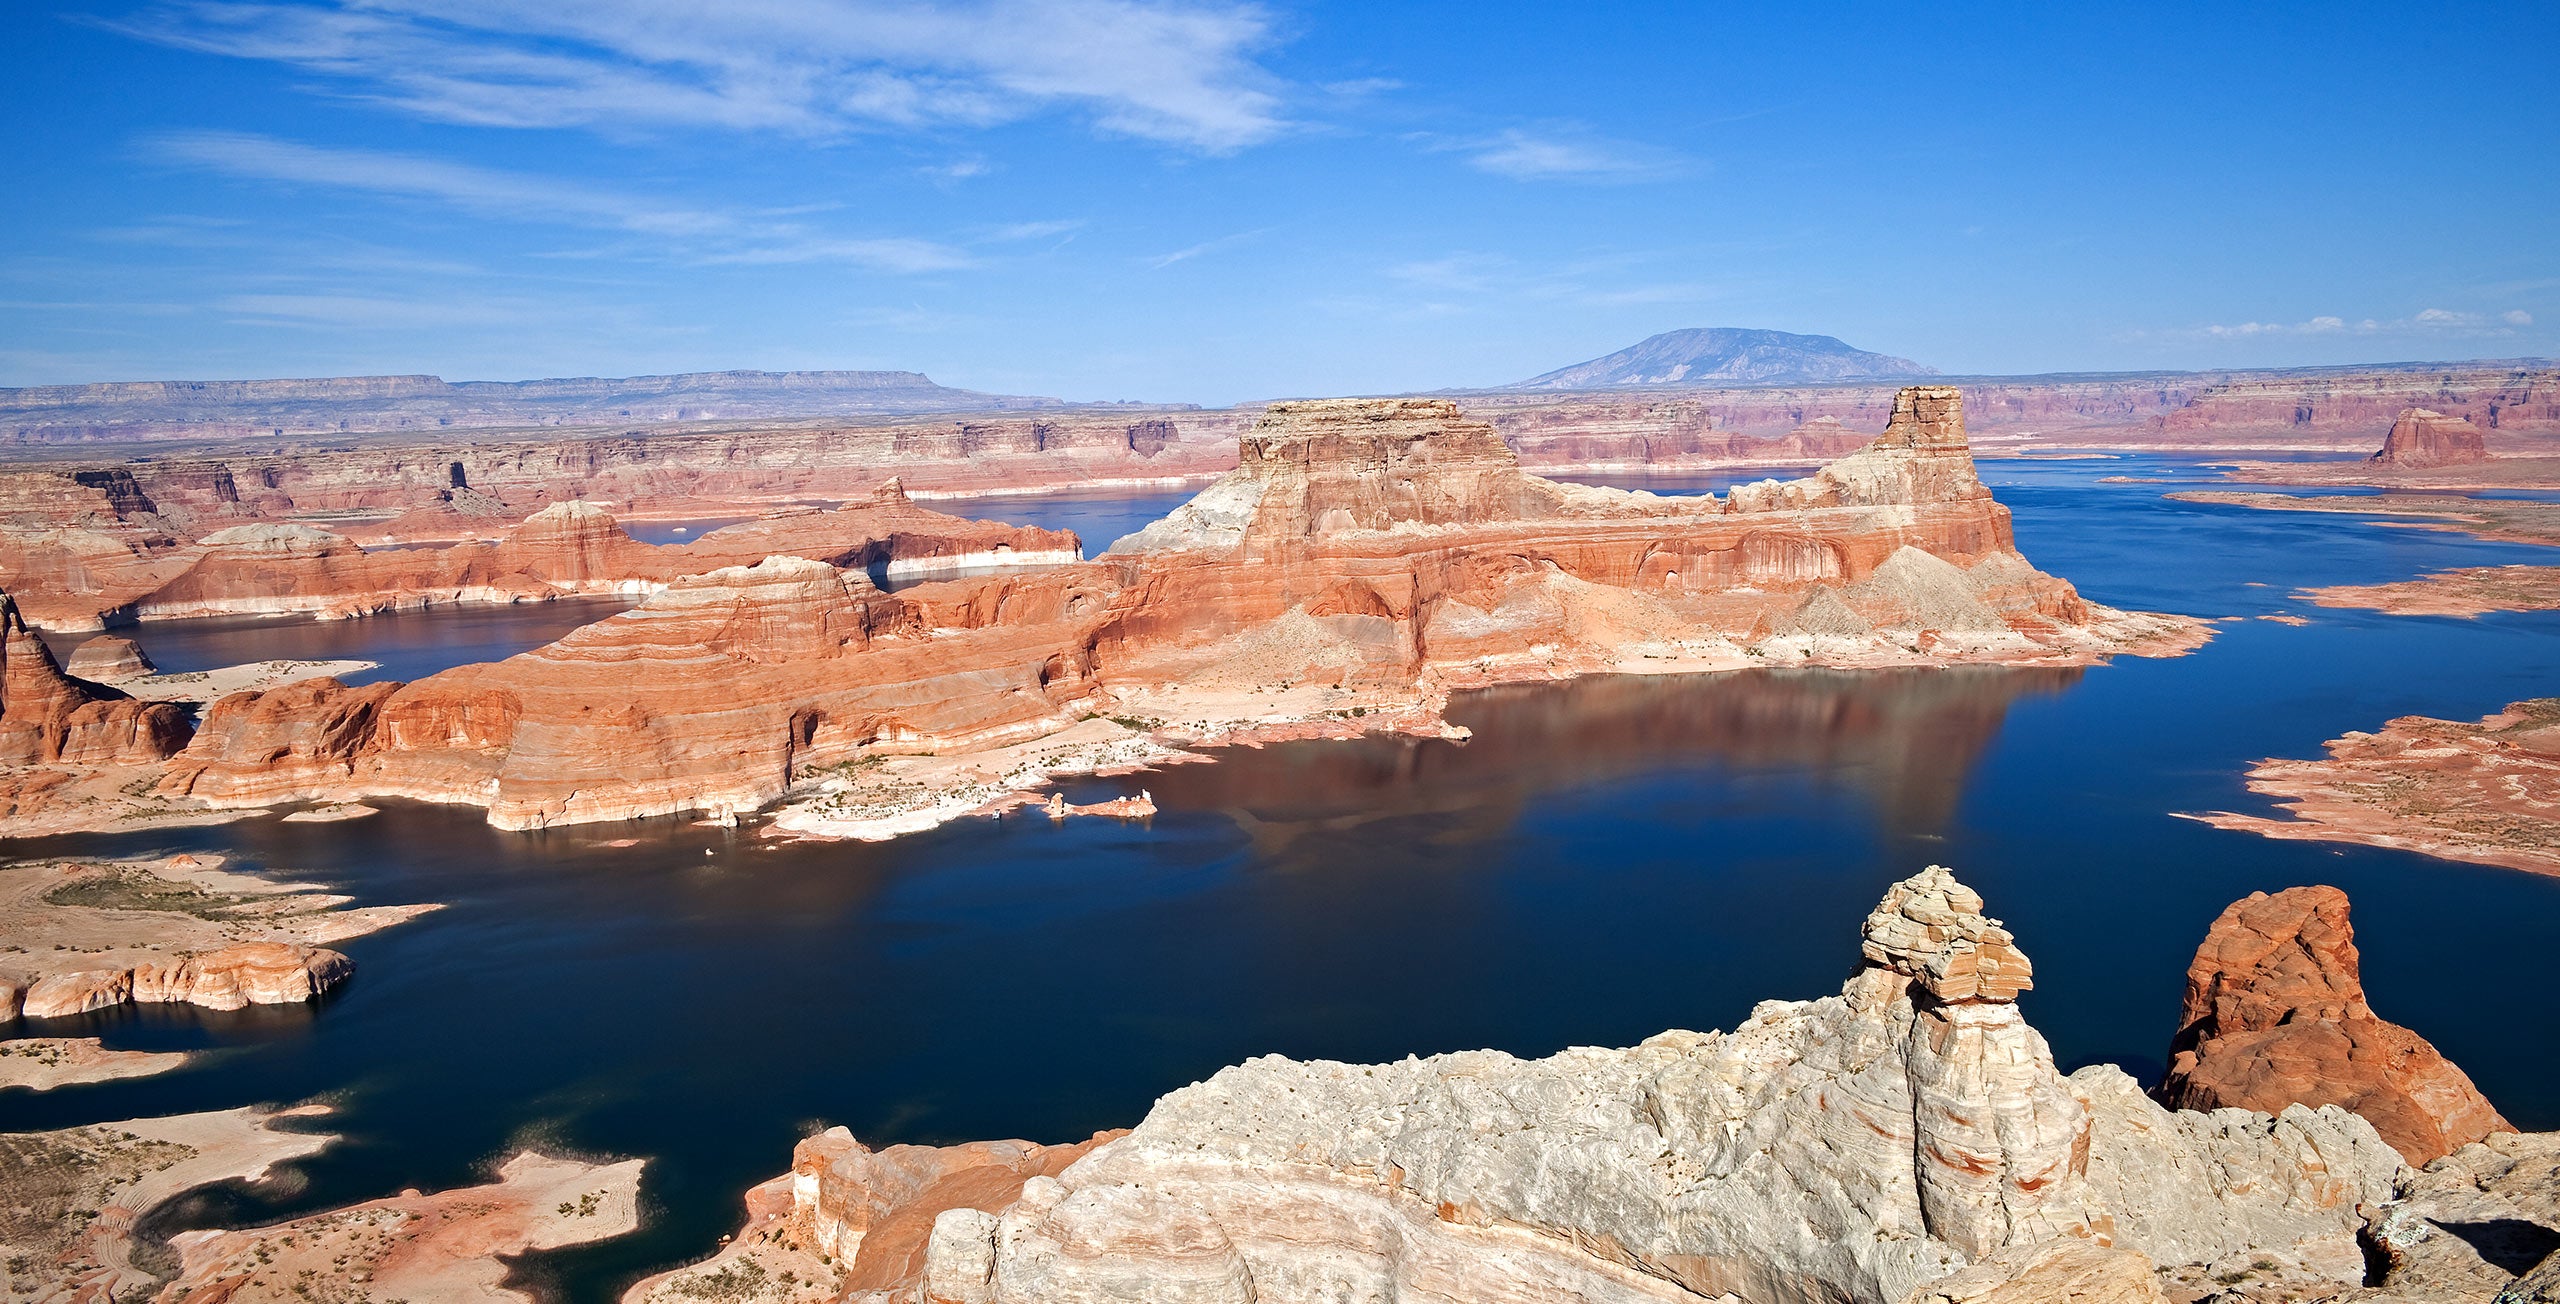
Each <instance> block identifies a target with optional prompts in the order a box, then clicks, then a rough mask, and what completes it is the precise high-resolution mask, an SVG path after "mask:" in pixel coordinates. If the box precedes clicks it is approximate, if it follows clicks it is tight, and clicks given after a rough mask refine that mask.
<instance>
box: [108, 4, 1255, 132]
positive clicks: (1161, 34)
mask: <svg viewBox="0 0 2560 1304" xmlns="http://www.w3.org/2000/svg"><path fill="white" fill-rule="evenodd" d="M113 25H114V26H115V27H117V28H118V30H121V31H124V32H127V33H130V34H132V35H135V36H140V37H143V38H146V39H149V40H153V41H157V42H160V43H163V44H167V45H174V46H179V47H182V48H186V49H193V50H202V51H207V52H210V53H215V54H223V55H230V56H234V57H238V58H244V59H258V60H267V61H273V62H279V63H285V64H289V65H292V66H294V67H297V68H301V69H304V70H306V71H309V72H312V73H316V74H319V75H321V76H323V77H326V78H328V79H330V81H331V83H332V85H333V88H334V89H337V90H338V91H340V92H341V93H343V94H345V95H348V96H350V97H353V98H357V99H362V100H367V101H371V102H375V103H379V104H383V105H387V106H389V107H392V108H396V109H400V110H403V111H405V112H409V113H412V114H415V115H417V116H420V117H425V118H432V119H435V120H438V121H445V122H460V123H470V124H475V125H482V126H501V127H585V128H598V129H605V130H616V131H623V130H631V129H634V128H650V127H712V128H723V129H730V130H739V131H779V132H788V133H792V134H796V135H802V136H814V137H826V136H832V135H838V134H843V133H846V132H850V131H858V130H876V129H883V128H893V129H898V128H902V129H939V128H951V127H978V126H986V125H990V124H994V123H999V122H1006V121H1012V120H1017V119H1021V118H1024V117H1028V116H1031V115H1034V114H1038V113H1042V112H1047V111H1052V110H1057V109H1068V110H1072V111H1076V112H1080V113H1081V114H1083V115H1084V116H1086V117H1087V118H1088V119H1089V120H1090V121H1091V122H1092V124H1093V125H1094V126H1095V127H1096V128H1098V129H1099V130H1101V131H1104V132H1106V133H1110V134H1114V135H1121V136H1130V137H1137V138H1140V139H1144V140H1152V141H1159V142H1163V143H1167V144H1172V145H1176V146H1181V147H1184V148H1188V149H1193V150H1199V151H1203V152H1209V153H1222V152H1226V151H1230V150H1235V149H1240V148H1243V147H1245V146H1249V145H1253V144H1257V143H1259V142H1261V141H1264V140H1268V139H1270V138H1271V137H1273V136H1275V135H1278V134H1279V133H1280V132H1282V131H1283V130H1285V129H1286V127H1287V125H1288V124H1287V123H1286V121H1285V119H1284V118H1283V116H1282V105H1281V91H1282V89H1283V87H1282V86H1281V83H1280V81H1279V79H1278V78H1276V77H1275V76H1273V75H1272V74H1271V73H1270V72H1269V71H1267V70H1266V69H1265V68H1263V67H1262V65H1261V64H1260V63H1259V62H1258V59H1259V56H1260V55H1261V53H1262V52H1263V51H1264V50H1265V49H1266V48H1267V47H1268V46H1270V45H1271V44H1272V43H1273V34H1272V24H1271V22H1270V20H1269V19H1268V18H1267V17H1266V16H1265V15H1264V13H1263V11H1262V10H1261V9H1260V8H1259V7H1257V6H1255V5H1252V4H1247V3H1237V2H1236V0H976V2H975V3H960V4H923V3H916V2H915V0H796V2H794V3H780V2H776V0H734V2H732V3H719V4H702V3H699V2H698V0H313V2H307V3H267V2H261V0H171V2H169V3H164V4H161V5H158V6H156V7H154V8H151V9H148V10H146V11H144V12H143V13H142V14H140V15H139V16H137V17H135V18H132V19H130V20H126V21H123V22H120V23H116V24H113Z"/></svg>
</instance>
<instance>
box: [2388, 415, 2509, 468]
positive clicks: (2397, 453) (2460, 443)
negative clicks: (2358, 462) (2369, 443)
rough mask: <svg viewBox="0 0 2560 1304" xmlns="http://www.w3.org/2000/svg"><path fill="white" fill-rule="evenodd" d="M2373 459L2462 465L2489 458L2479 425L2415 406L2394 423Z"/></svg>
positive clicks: (2407, 463) (2422, 464)
mask: <svg viewBox="0 0 2560 1304" xmlns="http://www.w3.org/2000/svg"><path fill="white" fill-rule="evenodd" d="M2372 460H2374V461H2376V462H2382V463H2386V464H2388V465H2391V466H2405V467H2411V468H2422V467H2430V466H2463V465H2467V464H2469V463H2472V462H2486V461H2488V460H2489V449H2488V445H2487V443H2486V442H2485V441H2484V440H2483V439H2482V437H2481V433H2480V428H2479V427H2478V426H2475V425H2473V424H2471V423H2470V422H2468V421H2465V420H2463V419H2462V418H2461V417H2458V416H2456V417H2449V416H2446V415H2445V414H2444V413H2441V412H2435V411H2430V410H2429V409H2426V408H2421V407H2413V408H2408V409H2405V410H2403V411H2402V412H2401V413H2400V417H2399V419H2398V420H2396V421H2393V422H2392V423H2391V433H2390V434H2389V435H2388V436H2386V437H2384V439H2383V441H2382V448H2381V450H2380V451H2378V452H2376V453H2375V454H2374V455H2373V459H2372Z"/></svg>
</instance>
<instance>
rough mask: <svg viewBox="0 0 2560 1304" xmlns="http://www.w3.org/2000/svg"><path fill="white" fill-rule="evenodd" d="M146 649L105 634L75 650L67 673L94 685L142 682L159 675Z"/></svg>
mask: <svg viewBox="0 0 2560 1304" xmlns="http://www.w3.org/2000/svg"><path fill="white" fill-rule="evenodd" d="M159 669H160V668H159V667H158V666H155V665H153V664H151V658H149V657H147V656H144V655H143V654H142V647H141V645H140V644H137V643H135V642H134V641H133V640H132V639H129V638H119V637H117V636H115V635H113V634H102V635H99V636H98V637H96V638H93V639H90V640H89V641H88V642H85V643H82V644H81V645H80V646H78V647H76V648H73V649H72V650H71V659H70V661H69V662H67V663H66V664H64V666H63V671H64V673H66V674H69V675H71V676H73V677H74V678H78V679H86V680H88V681H90V682H91V683H98V684H112V683H116V682H118V681H120V680H126V679H139V678H141V677H143V676H145V675H152V674H157V673H159Z"/></svg>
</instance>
